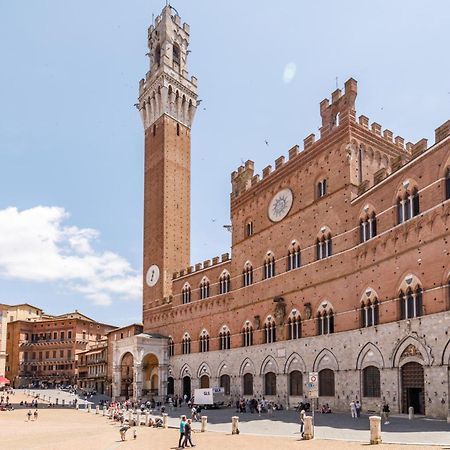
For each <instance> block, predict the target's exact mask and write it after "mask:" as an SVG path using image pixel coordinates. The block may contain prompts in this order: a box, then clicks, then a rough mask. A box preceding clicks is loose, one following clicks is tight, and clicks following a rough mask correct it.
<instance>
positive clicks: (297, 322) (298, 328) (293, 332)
mask: <svg viewBox="0 0 450 450" xmlns="http://www.w3.org/2000/svg"><path fill="white" fill-rule="evenodd" d="M287 327H288V339H300V338H301V336H302V323H301V319H300V314H299V313H298V311H297V310H296V309H294V310H293V311H292V312H291V314H290V315H289V318H288V322H287Z"/></svg>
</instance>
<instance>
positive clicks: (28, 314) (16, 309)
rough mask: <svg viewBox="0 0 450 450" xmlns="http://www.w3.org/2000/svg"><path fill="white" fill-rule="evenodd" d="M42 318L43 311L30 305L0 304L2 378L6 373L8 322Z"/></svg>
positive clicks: (0, 374) (0, 375) (0, 366)
mask: <svg viewBox="0 0 450 450" xmlns="http://www.w3.org/2000/svg"><path fill="white" fill-rule="evenodd" d="M41 316H42V310H41V309H39V308H36V307H35V306H32V305H29V304H28V303H21V304H19V305H6V304H3V303H0V377H4V376H5V373H6V359H7V353H6V338H7V328H8V322H13V321H15V320H25V321H30V320H36V319H39V318H40V317H41Z"/></svg>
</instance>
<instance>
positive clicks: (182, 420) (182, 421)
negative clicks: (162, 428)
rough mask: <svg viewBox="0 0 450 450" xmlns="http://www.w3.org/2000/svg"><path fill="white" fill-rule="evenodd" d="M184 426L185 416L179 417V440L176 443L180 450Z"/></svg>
mask: <svg viewBox="0 0 450 450" xmlns="http://www.w3.org/2000/svg"><path fill="white" fill-rule="evenodd" d="M185 426H186V416H181V422H180V439H179V441H178V448H181V444H182V442H183V439H184V428H185Z"/></svg>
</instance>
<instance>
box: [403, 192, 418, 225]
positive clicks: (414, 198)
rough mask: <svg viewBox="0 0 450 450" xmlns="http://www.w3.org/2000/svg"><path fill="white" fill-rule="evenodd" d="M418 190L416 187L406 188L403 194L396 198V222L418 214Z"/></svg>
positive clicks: (404, 220)
mask: <svg viewBox="0 0 450 450" xmlns="http://www.w3.org/2000/svg"><path fill="white" fill-rule="evenodd" d="M419 212H420V205H419V191H418V190H417V188H413V189H412V190H409V189H406V190H405V192H404V193H403V195H401V196H399V197H398V198H397V223H399V224H400V223H403V222H406V221H407V220H409V219H411V218H413V217H415V216H417V215H419Z"/></svg>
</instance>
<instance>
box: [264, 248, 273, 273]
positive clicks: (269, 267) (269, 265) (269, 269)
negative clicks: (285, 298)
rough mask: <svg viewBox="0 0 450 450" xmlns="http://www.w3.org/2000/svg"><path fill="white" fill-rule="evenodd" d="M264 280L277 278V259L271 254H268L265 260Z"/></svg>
mask: <svg viewBox="0 0 450 450" xmlns="http://www.w3.org/2000/svg"><path fill="white" fill-rule="evenodd" d="M263 275H264V279H265V280H266V279H267V278H272V277H274V276H275V257H274V256H273V254H272V253H271V252H269V253H267V256H266V259H265V260H264V274H263Z"/></svg>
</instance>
